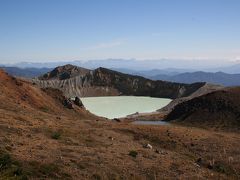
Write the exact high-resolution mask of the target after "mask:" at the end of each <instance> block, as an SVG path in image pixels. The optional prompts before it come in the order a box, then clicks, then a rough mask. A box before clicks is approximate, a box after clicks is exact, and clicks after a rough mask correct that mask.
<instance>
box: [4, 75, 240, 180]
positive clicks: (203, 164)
mask: <svg viewBox="0 0 240 180" xmlns="http://www.w3.org/2000/svg"><path fill="white" fill-rule="evenodd" d="M58 93H59V91H54V90H49V91H47V92H44V91H42V90H40V89H38V88H37V87H34V86H32V85H31V84H29V83H26V82H23V81H19V80H16V79H13V78H11V77H9V76H8V75H6V74H5V73H4V72H1V71H0V101H1V103H0V150H1V151H0V160H2V158H1V157H2V154H8V155H9V156H10V157H11V159H12V161H11V163H12V164H11V163H10V162H9V163H8V165H7V166H3V167H1V168H0V179H7V178H9V179H10V178H12V179H20V178H26V177H28V178H29V179H176V178H177V179H238V178H240V149H239V144H240V136H239V134H238V133H227V132H223V131H218V132H216V131H209V130H203V129H198V128H191V127H182V126H177V125H170V126H157V127H154V126H141V125H132V124H129V123H117V122H110V121H106V120H103V119H99V118H98V117H95V116H94V115H91V114H90V113H89V112H87V111H86V110H84V109H81V108H77V107H75V108H74V109H73V110H70V109H67V108H65V107H64V106H63V105H62V104H61V101H59V99H61V97H62V96H61V95H59V94H58ZM146 144H151V145H152V146H153V149H148V148H144V145H146ZM129 154H131V155H129ZM134 155H136V157H134ZM0 162H1V161H0ZM16 162H17V163H16ZM16 167H17V168H18V171H16V170H12V169H13V168H16ZM19 169H21V171H20V170H19Z"/></svg>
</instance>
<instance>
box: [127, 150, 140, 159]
mask: <svg viewBox="0 0 240 180" xmlns="http://www.w3.org/2000/svg"><path fill="white" fill-rule="evenodd" d="M128 155H129V156H132V157H134V158H136V157H137V155H138V152H137V151H130V152H129V154H128Z"/></svg>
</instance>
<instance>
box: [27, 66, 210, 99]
mask: <svg viewBox="0 0 240 180" xmlns="http://www.w3.org/2000/svg"><path fill="white" fill-rule="evenodd" d="M59 68H60V69H64V66H61V67H57V69H59ZM71 68H77V67H76V66H72V67H71ZM78 68H79V67H78ZM48 74H49V73H48ZM50 74H51V72H50ZM43 76H45V75H43ZM41 77H42V76H41ZM41 77H40V78H38V79H33V80H32V81H33V83H36V84H38V85H39V86H40V87H42V88H46V87H52V88H57V89H60V90H62V91H63V92H64V95H65V96H67V97H74V96H79V97H85V96H106V95H136V96H152V97H162V98H172V99H175V98H179V97H183V96H188V95H190V94H191V93H193V92H194V91H195V90H197V89H199V88H200V87H202V86H204V85H205V84H206V83H204V82H201V83H193V84H183V83H172V82H166V81H159V80H158V81H153V80H150V79H146V78H144V77H141V76H136V75H128V74H124V73H121V72H117V71H114V70H110V69H107V68H103V67H100V68H97V69H95V70H89V71H88V72H87V73H85V74H79V75H76V76H72V77H71V75H69V76H68V77H69V78H68V79H63V80H61V79H60V78H59V77H58V76H56V77H51V78H45V79H44V80H42V79H41ZM46 77H47V76H46Z"/></svg>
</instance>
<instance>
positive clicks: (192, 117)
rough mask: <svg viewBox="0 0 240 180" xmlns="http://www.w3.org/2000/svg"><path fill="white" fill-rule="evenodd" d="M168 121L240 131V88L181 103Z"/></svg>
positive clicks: (216, 92)
mask: <svg viewBox="0 0 240 180" xmlns="http://www.w3.org/2000/svg"><path fill="white" fill-rule="evenodd" d="M166 120H169V121H172V120H175V121H176V122H181V123H184V124H188V125H191V126H197V127H199V126H200V127H213V128H221V129H236V130H240V87H234V88H225V89H222V90H219V91H215V92H212V93H208V94H206V95H203V96H199V97H196V98H193V99H191V100H188V101H185V102H183V103H180V104H178V105H176V106H175V107H174V109H173V110H172V112H170V114H169V115H168V116H167V117H166Z"/></svg>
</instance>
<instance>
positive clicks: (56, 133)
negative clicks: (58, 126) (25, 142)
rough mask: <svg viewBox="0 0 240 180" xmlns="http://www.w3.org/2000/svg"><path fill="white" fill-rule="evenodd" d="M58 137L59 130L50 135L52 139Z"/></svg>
mask: <svg viewBox="0 0 240 180" xmlns="http://www.w3.org/2000/svg"><path fill="white" fill-rule="evenodd" d="M60 137H61V132H59V131H55V132H53V133H52V135H51V138H52V139H60Z"/></svg>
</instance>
